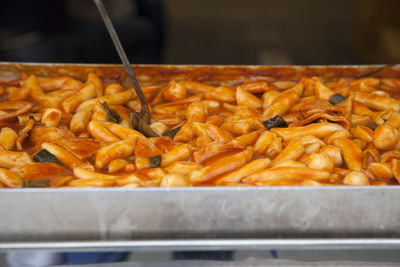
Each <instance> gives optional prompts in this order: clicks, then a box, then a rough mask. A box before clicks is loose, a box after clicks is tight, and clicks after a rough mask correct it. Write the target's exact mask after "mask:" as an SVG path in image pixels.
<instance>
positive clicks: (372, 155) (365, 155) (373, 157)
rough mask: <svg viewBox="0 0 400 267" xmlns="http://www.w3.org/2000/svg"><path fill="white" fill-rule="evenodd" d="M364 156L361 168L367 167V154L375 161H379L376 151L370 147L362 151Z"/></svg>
mask: <svg viewBox="0 0 400 267" xmlns="http://www.w3.org/2000/svg"><path fill="white" fill-rule="evenodd" d="M363 154H364V157H363V169H366V168H367V167H368V158H369V156H371V157H372V159H373V160H374V161H375V162H379V154H377V153H376V151H374V150H372V149H367V150H365V151H364V152H363Z"/></svg>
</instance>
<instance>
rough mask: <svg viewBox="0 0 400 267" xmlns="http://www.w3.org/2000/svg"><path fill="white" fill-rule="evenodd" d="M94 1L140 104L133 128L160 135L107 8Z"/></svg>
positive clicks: (132, 119) (134, 114)
mask: <svg viewBox="0 0 400 267" xmlns="http://www.w3.org/2000/svg"><path fill="white" fill-rule="evenodd" d="M93 1H94V3H95V4H96V6H97V8H98V9H99V12H100V15H101V17H102V19H103V22H104V24H105V25H106V28H107V30H108V33H109V34H110V37H111V39H112V41H113V43H114V46H115V49H116V50H117V52H118V55H119V57H120V59H121V61H122V64H123V65H124V67H125V70H126V72H127V73H128V76H129V78H130V79H131V81H132V84H133V88H134V89H135V92H136V95H137V97H138V98H139V101H140V106H141V109H140V111H139V112H134V113H133V116H132V118H131V122H132V121H133V122H134V123H132V124H134V125H135V128H137V130H139V131H140V132H142V133H143V134H144V135H146V136H147V137H159V136H161V135H160V134H159V133H157V132H156V131H155V130H153V129H152V128H151V127H150V125H149V123H150V110H149V105H148V104H147V101H146V98H145V96H144V94H143V91H142V89H141V88H140V85H139V83H138V81H137V79H136V75H135V72H134V71H133V69H132V67H131V65H130V63H129V60H128V57H127V56H126V53H125V50H124V48H123V47H122V44H121V42H120V40H119V38H118V35H117V33H116V31H115V28H114V26H113V24H112V22H111V19H110V17H109V15H108V12H107V9H106V8H105V6H104V4H103V2H102V1H101V0H93Z"/></svg>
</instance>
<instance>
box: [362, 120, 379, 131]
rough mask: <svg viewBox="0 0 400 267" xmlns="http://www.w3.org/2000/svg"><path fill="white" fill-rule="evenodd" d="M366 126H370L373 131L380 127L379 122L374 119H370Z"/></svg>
mask: <svg viewBox="0 0 400 267" xmlns="http://www.w3.org/2000/svg"><path fill="white" fill-rule="evenodd" d="M365 126H366V127H368V128H370V129H371V130H372V131H375V129H376V128H378V124H376V123H375V122H374V121H372V120H369V121H368V122H367V124H365Z"/></svg>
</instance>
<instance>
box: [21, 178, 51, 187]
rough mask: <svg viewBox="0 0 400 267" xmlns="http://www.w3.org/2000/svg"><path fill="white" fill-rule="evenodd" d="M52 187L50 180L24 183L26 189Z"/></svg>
mask: <svg viewBox="0 0 400 267" xmlns="http://www.w3.org/2000/svg"><path fill="white" fill-rule="evenodd" d="M49 185H50V180H27V181H24V187H47V186H49Z"/></svg>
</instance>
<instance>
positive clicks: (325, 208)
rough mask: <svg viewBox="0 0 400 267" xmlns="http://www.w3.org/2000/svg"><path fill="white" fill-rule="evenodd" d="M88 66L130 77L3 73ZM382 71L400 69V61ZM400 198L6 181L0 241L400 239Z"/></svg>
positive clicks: (356, 190) (234, 72) (143, 75)
mask: <svg viewBox="0 0 400 267" xmlns="http://www.w3.org/2000/svg"><path fill="white" fill-rule="evenodd" d="M376 67H379V66H307V67H305V66H280V67H278V66H162V65H161V66H160V65H140V66H137V67H136V68H135V70H136V72H137V76H138V78H139V79H140V81H142V83H143V84H146V85H151V84H154V83H167V82H168V81H169V80H170V79H187V78H192V79H193V80H200V81H203V82H210V83H217V82H222V81H228V82H230V83H236V82H240V81H242V80H243V79H245V78H246V79H269V78H270V77H274V78H282V79H298V78H299V77H301V76H304V75H306V76H314V75H318V76H322V77H324V78H327V79H329V78H331V77H335V76H342V77H355V76H356V75H358V74H360V73H365V72H368V71H370V70H373V69H375V68H376ZM90 71H95V72H96V74H98V75H100V76H101V77H102V78H104V79H121V80H122V81H124V79H126V78H125V75H124V74H123V68H122V66H119V65H76V64H71V65H66V64H27V63H25V64H19V63H0V81H2V82H5V81H12V80H15V79H17V78H19V77H20V75H21V72H25V73H27V74H31V73H35V74H38V75H59V74H62V75H65V74H69V75H74V76H77V77H81V78H83V77H84V76H85V75H86V73H88V72H90ZM378 76H381V77H385V76H391V77H399V76H400V68H399V67H398V66H396V67H393V68H391V69H385V70H383V71H382V72H379V74H378ZM398 203H400V187H398V186H381V187H377V186H369V187H354V186H336V187H296V186H293V187H188V188H171V189H166V188H101V189H97V188H88V189H72V188H71V189H69V188H59V189H49V188H46V189H32V188H30V189H1V190H0V249H24V248H25V249H27V248H58V249H90V248H91V249H110V248H120V249H121V248H124V249H126V248H158V249H166V248H168V249H173V248H178V249H185V248H186V249H190V248H196V249H210V248H213V249H218V248H223V249H227V248H237V247H242V248H247V249H251V248H258V247H264V248H265V247H305V246H310V247H314V246H326V247H332V246H337V247H340V246H349V247H368V246H378V245H379V246H383V247H399V246H400V208H399V207H398V205H399V204H398ZM46 244H47V245H46Z"/></svg>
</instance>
